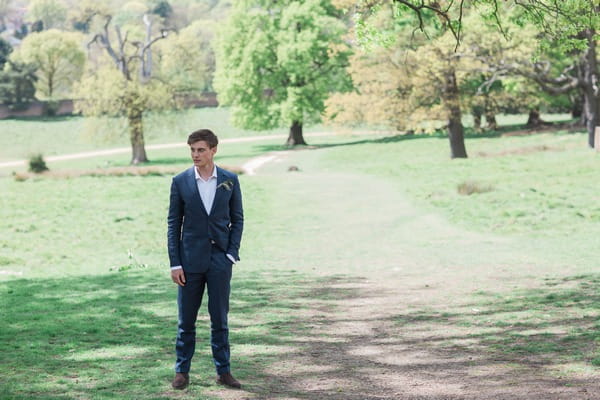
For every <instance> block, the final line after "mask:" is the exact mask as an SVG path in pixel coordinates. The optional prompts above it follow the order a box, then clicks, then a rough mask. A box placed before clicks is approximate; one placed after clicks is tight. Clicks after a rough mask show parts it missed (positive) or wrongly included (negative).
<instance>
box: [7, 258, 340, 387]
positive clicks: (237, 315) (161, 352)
mask: <svg viewBox="0 0 600 400" xmlns="http://www.w3.org/2000/svg"><path fill="white" fill-rule="evenodd" d="M338 279H340V278H337V277H331V278H328V279H326V280H323V281H319V282H315V281H309V280H307V279H305V278H304V276H303V274H300V273H295V272H278V273H277V274H269V273H262V274H260V273H251V274H245V275H242V276H240V277H236V278H235V279H234V282H233V288H232V292H233V295H232V304H231V319H232V322H231V325H232V329H233V331H232V333H231V337H232V339H231V341H232V345H233V348H234V351H233V352H234V358H235V359H234V363H235V364H236V365H235V366H234V367H237V368H236V371H239V374H238V376H242V377H248V376H256V366H260V368H259V369H263V368H267V366H268V364H269V363H271V362H273V361H274V360H275V359H276V358H278V354H279V352H284V353H285V352H288V350H289V349H288V348H289V347H290V346H291V344H292V343H293V342H294V340H293V335H294V332H292V330H291V327H292V326H294V325H295V323H294V321H295V320H296V319H297V318H298V316H297V315H296V313H297V312H300V311H301V310H303V309H305V308H306V306H307V305H306V304H307V303H308V302H307V301H305V296H306V295H308V294H309V293H310V292H311V290H312V288H313V285H318V286H319V287H322V286H323V285H324V286H327V285H328V283H329V282H332V281H337V280H338ZM338 292H339V291H338ZM338 292H336V291H335V289H333V290H332V291H326V292H323V293H322V296H323V297H324V298H325V297H327V296H331V295H332V294H334V295H336V296H337V295H341V293H338ZM0 300H1V303H2V310H1V317H2V318H1V319H2V326H1V328H0V343H2V352H1V353H0V376H2V384H1V386H0V398H2V399H30V398H44V399H79V398H95V399H98V398H118V399H124V398H127V399H146V398H152V399H156V398H173V397H177V396H180V395H181V392H174V391H172V390H171V388H170V379H172V375H173V372H172V366H173V363H174V336H175V333H176V323H177V316H176V289H175V287H174V285H173V284H172V283H171V282H170V281H169V279H168V278H167V276H166V274H159V273H157V271H156V270H154V269H149V270H145V271H143V272H139V271H126V272H115V273H112V274H109V275H102V276H84V277H77V278H62V279H46V280H14V281H9V282H3V283H1V284H0ZM311 300H312V301H315V300H318V298H315V297H314V296H313V297H312V298H311ZM204 303H205V304H204V305H203V308H202V310H201V312H200V317H199V322H198V337H197V340H198V345H197V353H196V356H195V360H194V361H195V362H194V366H193V371H192V372H193V375H194V381H195V382H194V385H192V386H191V387H190V389H189V390H188V391H187V395H189V394H190V393H192V394H198V395H200V396H203V397H201V398H205V399H206V398H212V397H210V394H207V393H205V392H206V391H207V390H208V391H211V390H213V391H214V390H219V389H217V386H216V384H214V383H213V379H214V369H213V367H212V361H211V358H210V347H209V328H208V326H209V322H208V318H207V315H206V314H207V312H206V299H205V302H204ZM236 349H239V351H236ZM236 352H237V353H238V354H236Z"/></svg>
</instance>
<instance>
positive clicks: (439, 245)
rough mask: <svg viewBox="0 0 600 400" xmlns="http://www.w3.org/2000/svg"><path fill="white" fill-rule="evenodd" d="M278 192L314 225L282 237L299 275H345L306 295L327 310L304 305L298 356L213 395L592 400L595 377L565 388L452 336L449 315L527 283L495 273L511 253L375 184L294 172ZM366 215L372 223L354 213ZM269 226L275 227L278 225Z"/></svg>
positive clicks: (462, 330)
mask: <svg viewBox="0 0 600 400" xmlns="http://www.w3.org/2000/svg"><path fill="white" fill-rule="evenodd" d="M296 158H297V155H295V154H294V153H293V152H291V153H285V154H270V155H268V156H265V157H262V158H259V159H257V160H255V161H254V162H255V163H254V164H252V162H251V165H252V166H253V173H254V174H259V175H261V174H264V175H268V174H269V173H287V172H283V171H285V166H286V165H287V164H296V163H298V160H297V159H296ZM276 161H278V162H279V164H280V165H279V167H278V170H279V172H273V169H271V170H270V171H269V168H268V167H273V165H272V164H269V163H270V162H276ZM284 161H286V162H284ZM265 170H267V171H266V172H265ZM286 182H288V184H289V187H287V186H286V187H283V188H281V192H282V196H286V195H285V194H286V193H290V194H289V197H282V198H281V199H280V201H283V202H285V203H286V204H289V208H290V209H293V210H298V211H297V212H299V213H303V212H305V213H306V215H302V216H301V217H302V218H314V219H315V220H318V221H319V229H318V231H317V232H318V234H312V235H311V234H310V232H292V233H291V234H294V233H297V234H298V237H303V238H307V239H306V240H305V242H303V243H295V247H296V248H295V250H297V251H298V254H320V257H321V258H319V259H311V258H310V256H306V259H304V260H302V262H303V263H305V265H304V268H310V265H311V263H312V264H316V265H328V268H329V269H328V270H327V271H323V275H324V276H327V275H331V274H339V273H345V277H342V278H339V280H338V281H337V283H334V284H331V285H327V286H326V287H323V288H321V289H314V290H319V291H320V294H321V295H322V294H324V293H326V294H328V295H329V296H328V300H321V301H319V302H317V303H315V304H312V305H311V307H310V309H309V310H308V311H307V312H306V315H303V316H301V318H300V320H299V321H298V335H297V337H296V338H295V339H294V341H293V342H294V343H293V344H294V346H295V348H296V351H295V352H293V353H291V354H288V355H287V356H286V357H284V358H282V360H281V361H280V362H279V363H278V364H276V365H273V366H270V369H272V372H271V375H270V376H269V377H268V379H267V380H266V382H262V383H261V384H260V385H258V384H253V383H249V384H248V385H247V391H243V392H239V393H231V392H227V393H223V392H222V391H218V392H215V393H214V394H215V395H217V396H220V397H223V398H226V399H334V400H367V399H373V400H375V399H398V400H412V399H414V400H416V399H429V400H442V399H453V400H458V399H498V400H505V399H506V400H509V399H523V400H558V399H563V400H566V399H577V400H578V399H582V400H584V399H600V382H599V381H598V379H597V376H594V375H593V374H592V375H585V374H580V375H577V374H576V373H574V374H571V375H570V376H565V375H564V374H559V373H558V372H557V370H556V369H555V367H556V364H555V363H554V362H553V361H552V360H547V359H544V358H543V357H526V356H523V355H520V354H506V353H502V352H494V351H493V350H492V349H490V346H489V345H488V343H486V342H485V340H484V339H483V338H482V337H481V336H479V335H475V334H474V330H473V329H474V328H472V327H470V326H462V325H461V323H460V318H459V316H457V314H458V311H460V312H461V313H465V314H469V315H470V314H472V313H476V312H478V310H476V309H473V308H471V306H469V304H468V303H467V304H465V303H464V301H463V298H464V297H465V296H466V295H467V294H468V293H472V292H473V291H475V290H478V289H485V290H493V291H497V292H502V291H510V290H512V288H514V285H515V284H516V283H518V284H523V283H524V282H526V281H527V279H529V276H530V272H531V271H529V270H528V268H526V267H525V268H523V269H522V270H521V271H515V270H511V269H507V268H503V265H504V264H508V261H509V259H510V257H511V248H513V246H515V245H517V244H516V243H514V242H511V241H509V240H507V239H504V238H499V237H493V236H491V235H482V234H474V233H471V232H467V231H463V230H461V229H459V228H457V227H454V226H452V225H451V224H449V223H447V222H446V221H444V220H443V219H441V218H440V217H438V216H436V215H430V214H426V213H423V212H421V211H419V210H417V209H415V208H414V207H413V206H412V205H411V204H410V203H409V202H408V201H406V200H405V199H404V196H403V195H402V193H399V192H398V191H397V189H396V188H393V187H391V186H390V185H387V184H386V182H385V181H381V180H379V179H377V178H372V177H371V178H369V177H367V178H366V179H365V177H364V176H360V175H353V174H349V173H331V172H322V171H311V170H308V171H304V170H303V171H301V172H300V173H293V174H291V175H290V177H289V179H287V180H286ZM298 187H302V188H303V190H302V191H301V193H300V192H299V191H298V190H295V188H298ZM316 196H330V197H331V199H330V200H331V201H332V202H335V204H336V207H335V208H333V209H329V210H319V209H314V208H311V209H309V210H306V209H307V207H301V205H303V204H310V203H311V201H314V199H315V198H316ZM311 199H312V200H311ZM367 207H368V208H371V209H374V210H376V211H375V212H369V213H361V210H364V209H365V208H367ZM363 214H364V215H363ZM367 214H368V215H367ZM348 215H352V218H348ZM277 218H278V219H281V220H283V221H284V223H285V215H283V214H282V215H280V216H277ZM340 220H341V221H343V222H342V223H341V225H342V229H340V230H336V231H335V232H331V231H328V230H327V229H326V227H327V226H328V225H329V224H331V225H333V223H334V221H336V224H337V225H336V226H339V225H340V223H339V221H340ZM306 229H310V227H309V228H306ZM373 237H377V238H378V242H379V246H377V248H366V247H364V246H362V245H361V243H371V242H372V240H368V239H369V238H373ZM424 237H426V238H427V239H426V240H424V239H423V238H424ZM349 244H350V245H349ZM472 248H477V249H478V252H480V253H482V254H485V255H486V257H485V259H486V260H494V261H493V262H489V261H488V264H486V265H482V262H481V260H480V259H473V258H472V257H471V258H470V259H469V258H468V257H467V258H461V256H460V254H462V253H465V254H473V251H468V249H472ZM457 249H458V251H457ZM461 249H464V251H460V250H461ZM310 250H314V251H312V252H311V251H310ZM366 260H369V263H368V264H367V263H366ZM302 262H299V266H300V267H299V268H303V264H302ZM532 268H533V267H532ZM307 298H308V299H310V298H313V297H311V296H307ZM314 298H322V296H321V297H319V296H314ZM482 318H484V316H482Z"/></svg>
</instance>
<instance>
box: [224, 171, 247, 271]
mask: <svg viewBox="0 0 600 400" xmlns="http://www.w3.org/2000/svg"><path fill="white" fill-rule="evenodd" d="M229 218H230V221H231V225H230V227H229V248H228V249H227V253H228V254H231V255H232V256H233V257H234V258H235V259H236V261H239V259H240V256H239V252H240V244H241V242H242V231H243V230H244V209H243V207H242V190H241V188H240V182H239V179H238V177H237V176H236V177H235V179H234V185H233V192H232V194H231V198H230V199H229Z"/></svg>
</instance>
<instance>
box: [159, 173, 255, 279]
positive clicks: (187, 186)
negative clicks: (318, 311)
mask: <svg viewBox="0 0 600 400" xmlns="http://www.w3.org/2000/svg"><path fill="white" fill-rule="evenodd" d="M194 168H195V167H191V168H189V169H187V170H185V171H183V172H182V173H180V174H179V175H177V176H175V177H174V178H173V182H172V183H171V196H170V204H169V215H168V221H167V222H168V230H167V242H168V250H169V261H170V263H171V266H176V265H181V266H182V267H183V270H184V271H187V272H206V271H207V270H208V268H209V267H210V255H211V252H212V251H214V250H213V249H212V246H213V245H212V244H211V243H212V241H214V242H215V244H216V246H217V247H219V248H220V249H221V250H222V251H223V252H225V253H226V254H231V255H232V256H233V257H234V258H235V259H236V260H239V259H240V258H239V250H240V242H241V240H242V230H243V228H244V211H243V209H242V192H241V190H240V183H239V181H238V177H237V175H236V174H234V173H232V172H229V171H225V170H224V169H221V168H219V167H217V191H216V193H215V199H214V202H213V205H212V208H211V210H210V214H207V213H206V208H205V207H204V204H203V203H202V199H201V198H200V193H199V192H198V185H197V184H196V176H195V174H194Z"/></svg>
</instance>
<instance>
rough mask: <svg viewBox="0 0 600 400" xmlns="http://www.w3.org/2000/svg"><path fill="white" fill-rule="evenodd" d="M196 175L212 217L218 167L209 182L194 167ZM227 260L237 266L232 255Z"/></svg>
mask: <svg viewBox="0 0 600 400" xmlns="http://www.w3.org/2000/svg"><path fill="white" fill-rule="evenodd" d="M194 174H195V175H196V185H197V186H198V192H199V193H200V198H201V199H202V204H204V209H205V210H206V213H207V214H208V215H210V210H211V209H212V205H213V203H214V201H215V194H216V193H217V166H216V165H215V167H214V168H213V173H212V175H211V176H210V177H209V178H208V179H207V180H204V179H203V178H202V177H201V176H200V174H199V173H198V169H197V168H196V167H194ZM227 258H229V259H230V260H231V262H232V263H233V264H235V258H233V256H232V255H231V254H227ZM180 268H183V267H182V266H181V265H175V266H173V267H171V270H175V269H180Z"/></svg>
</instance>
